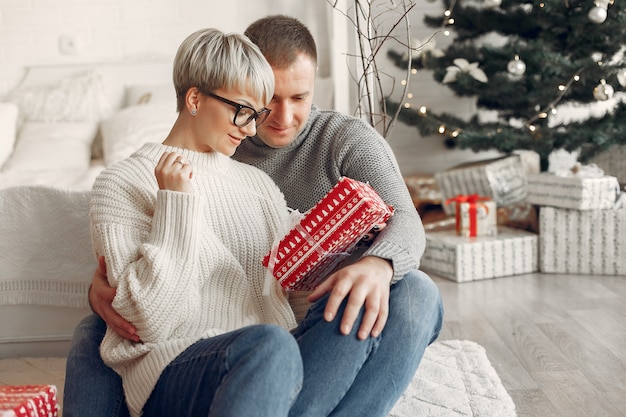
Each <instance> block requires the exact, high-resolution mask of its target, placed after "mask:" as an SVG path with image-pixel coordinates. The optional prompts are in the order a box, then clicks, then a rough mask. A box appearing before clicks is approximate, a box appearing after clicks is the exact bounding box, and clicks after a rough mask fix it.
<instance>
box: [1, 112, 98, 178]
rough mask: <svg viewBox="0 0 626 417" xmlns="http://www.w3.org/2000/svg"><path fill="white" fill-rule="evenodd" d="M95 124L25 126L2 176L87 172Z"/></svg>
mask: <svg viewBox="0 0 626 417" xmlns="http://www.w3.org/2000/svg"><path fill="white" fill-rule="evenodd" d="M97 131H98V124H97V123H96V122H61V123H48V122H25V123H24V125H23V126H22V128H21V129H20V131H19V134H18V139H17V142H16V144H15V150H14V151H13V154H12V155H11V157H10V158H9V159H8V160H7V161H6V163H5V164H4V166H3V167H2V171H3V172H9V171H11V172H16V171H43V170H87V169H88V168H89V164H90V160H91V142H93V139H94V137H95V135H96V133H97Z"/></svg>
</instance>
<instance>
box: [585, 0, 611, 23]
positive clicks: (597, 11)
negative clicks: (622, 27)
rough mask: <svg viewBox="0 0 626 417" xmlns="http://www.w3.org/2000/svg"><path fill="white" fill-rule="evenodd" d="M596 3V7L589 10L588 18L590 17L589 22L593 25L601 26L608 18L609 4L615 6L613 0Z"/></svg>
mask: <svg viewBox="0 0 626 417" xmlns="http://www.w3.org/2000/svg"><path fill="white" fill-rule="evenodd" d="M594 3H595V7H593V8H592V9H591V10H589V14H588V15H587V17H589V20H591V21H592V22H593V23H595V24H597V25H599V24H601V23H604V21H605V20H606V18H607V17H608V15H609V13H608V9H609V4H613V0H596V1H595V2H594Z"/></svg>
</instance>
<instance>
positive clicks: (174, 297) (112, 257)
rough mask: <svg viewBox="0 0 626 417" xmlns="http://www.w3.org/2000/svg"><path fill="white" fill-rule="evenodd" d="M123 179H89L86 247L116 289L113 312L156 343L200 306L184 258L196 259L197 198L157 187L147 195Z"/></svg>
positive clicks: (204, 230) (199, 221)
mask: <svg viewBox="0 0 626 417" xmlns="http://www.w3.org/2000/svg"><path fill="white" fill-rule="evenodd" d="M124 177H127V178H133V177H130V176H121V175H117V176H116V175H106V174H105V175H101V176H100V177H99V178H98V179H97V180H96V183H95V184H94V188H93V191H92V200H91V210H90V217H91V229H92V240H93V245H94V251H95V254H96V256H102V255H103V256H105V259H106V263H107V276H108V279H109V283H110V284H111V285H112V286H113V287H116V288H117V290H116V296H115V299H114V300H113V307H114V308H115V309H116V311H117V312H118V313H119V314H120V315H122V317H124V318H125V319H126V320H128V321H130V322H131V323H133V324H134V325H135V326H136V327H137V333H138V335H139V336H140V338H141V339H142V341H143V342H150V341H157V340H163V339H165V338H167V337H168V336H169V335H171V333H172V332H173V330H174V328H175V327H176V326H177V325H180V323H182V322H184V319H185V317H190V315H192V314H194V312H197V310H198V309H199V308H200V303H199V299H198V298H197V294H198V290H197V285H198V282H197V279H198V274H197V271H195V268H197V266H196V262H193V261H190V260H193V259H197V254H198V252H199V246H200V243H199V236H200V234H202V233H208V230H207V229H208V228H206V227H204V223H203V220H202V219H203V217H202V216H201V215H200V213H201V205H202V199H201V198H200V197H198V196H195V195H193V194H188V193H179V192H173V191H162V190H161V191H158V192H156V196H155V195H154V194H152V196H150V194H151V193H149V192H147V189H146V188H143V189H142V187H140V186H137V185H133V183H130V182H128V181H124V179H123V178H124ZM134 178H136V177H134ZM152 193H154V192H152ZM154 197H156V199H155V200H153V198H154Z"/></svg>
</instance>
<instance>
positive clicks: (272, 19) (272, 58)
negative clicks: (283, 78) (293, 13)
mask: <svg viewBox="0 0 626 417" xmlns="http://www.w3.org/2000/svg"><path fill="white" fill-rule="evenodd" d="M245 35H246V36H247V37H248V38H250V40H251V41H252V42H254V43H255V44H256V45H257V46H258V47H259V49H261V52H263V55H265V58H266V59H267V60H268V62H269V63H270V65H271V66H272V67H274V68H286V67H288V66H289V65H291V64H292V63H293V62H294V61H295V60H296V58H297V57H298V55H299V54H301V53H304V54H305V55H307V56H308V57H310V58H311V59H312V60H313V62H314V63H316V64H317V48H316V46H315V39H313V35H311V32H310V31H309V29H308V28H307V27H306V26H305V25H304V24H302V23H301V22H300V21H299V20H298V19H295V18H293V17H290V16H285V15H274V16H267V17H264V18H261V19H259V20H257V21H255V22H253V23H252V24H250V26H248V28H247V29H246V31H245Z"/></svg>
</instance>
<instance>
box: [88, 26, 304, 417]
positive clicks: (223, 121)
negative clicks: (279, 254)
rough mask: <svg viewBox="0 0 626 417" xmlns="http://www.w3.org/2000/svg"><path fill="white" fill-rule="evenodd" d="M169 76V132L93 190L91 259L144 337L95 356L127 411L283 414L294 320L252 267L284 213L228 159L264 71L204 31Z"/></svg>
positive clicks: (292, 368)
mask: <svg viewBox="0 0 626 417" xmlns="http://www.w3.org/2000/svg"><path fill="white" fill-rule="evenodd" d="M173 72H174V77H173V78H174V86H175V89H176V95H177V111H178V113H179V115H178V118H177V120H176V122H175V123H174V126H173V127H172V129H171V131H170V133H169V134H168V136H167V137H166V138H165V140H164V141H163V143H161V144H155V143H151V144H146V145H144V146H143V147H142V148H140V149H139V150H138V151H137V152H135V153H134V154H133V155H132V156H131V157H129V158H128V159H126V160H124V161H122V162H120V163H118V164H116V165H114V166H112V167H111V168H109V169H107V170H105V171H104V172H102V173H101V174H100V176H99V177H98V178H97V180H96V182H95V183H94V187H93V191H92V200H91V210H90V219H91V230H92V239H93V244H94V251H95V254H96V257H98V258H99V257H102V256H104V258H105V259H106V265H107V275H108V280H109V282H110V284H111V285H112V286H114V287H116V296H115V299H114V302H113V306H114V307H115V309H116V310H117V311H118V312H119V313H120V314H121V315H122V316H123V317H124V318H125V319H126V320H128V321H130V322H131V323H133V324H134V325H136V327H137V334H138V336H139V337H140V339H141V341H140V342H133V341H129V340H127V339H124V338H122V337H121V336H119V335H118V334H116V333H115V332H113V331H111V330H110V329H109V330H107V333H106V336H105V338H104V340H103V342H102V345H101V347H100V352H101V355H102V357H103V359H104V361H105V362H106V363H107V364H108V365H109V366H111V367H112V368H113V369H114V370H115V371H116V372H117V373H119V374H120V375H121V377H122V381H123V386H124V391H125V394H126V401H127V403H128V406H129V409H130V412H131V414H132V415H134V416H138V415H143V416H156V415H175V416H184V415H219V416H245V415H255V416H286V415H287V414H288V412H289V407H290V406H291V404H292V402H293V400H294V399H295V397H296V396H297V394H298V391H299V389H300V386H301V384H302V363H301V359H300V353H299V350H298V345H297V343H296V341H295V339H294V338H293V337H292V336H291V335H290V333H289V331H288V330H289V329H291V328H293V327H295V326H296V322H295V318H294V315H293V311H292V309H291V308H290V306H289V303H288V300H287V297H286V295H285V293H284V292H283V291H282V289H281V288H280V285H278V284H277V282H276V281H271V285H272V287H271V291H270V292H269V294H267V293H266V294H265V295H264V294H263V285H264V281H265V270H264V269H263V266H262V265H261V262H260V260H261V259H262V257H263V255H264V254H265V253H267V251H268V250H269V248H270V247H271V245H272V243H273V241H274V239H275V238H276V237H280V236H282V234H283V232H284V230H283V225H284V224H287V223H286V222H287V216H288V211H287V208H286V204H285V201H284V198H283V195H282V194H281V192H280V191H279V190H278V188H277V187H276V185H275V184H274V183H273V182H272V180H271V179H270V178H269V177H268V176H267V175H266V174H264V173H263V172H262V171H260V170H258V169H256V168H254V167H251V166H248V165H244V164H241V163H237V162H235V161H234V160H231V159H230V158H229V157H230V156H231V155H232V154H233V153H234V152H235V149H236V148H237V146H238V145H239V144H240V143H241V141H242V140H244V139H245V138H246V137H247V136H253V135H254V134H255V133H256V126H258V125H259V124H261V123H262V122H263V121H264V120H265V118H266V117H267V115H268V113H269V110H268V109H266V108H265V107H264V106H265V105H266V104H267V103H268V102H269V100H270V99H271V98H272V95H273V89H274V78H273V73H272V69H271V67H270V66H269V64H268V63H267V61H266V60H265V58H263V55H262V54H261V52H260V51H259V50H258V49H257V47H256V46H254V45H253V44H252V43H251V42H250V41H249V40H248V39H247V38H245V37H243V36H240V35H236V34H224V33H222V32H220V31H218V30H215V29H206V30H200V31H197V32H195V33H193V34H191V35H190V36H189V37H188V38H187V39H185V40H184V41H183V43H182V44H181V46H180V47H179V49H178V52H177V54H176V57H175V61H174V71H173Z"/></svg>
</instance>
